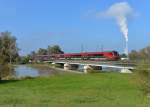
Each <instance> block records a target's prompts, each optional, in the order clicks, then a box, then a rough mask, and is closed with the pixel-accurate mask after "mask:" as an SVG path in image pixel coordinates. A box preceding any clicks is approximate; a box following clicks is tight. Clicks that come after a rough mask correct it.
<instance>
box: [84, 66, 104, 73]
mask: <svg viewBox="0 0 150 107" xmlns="http://www.w3.org/2000/svg"><path fill="white" fill-rule="evenodd" d="M83 69H84V73H88V71H90V70H102V67H101V66H92V65H85V66H84V67H83Z"/></svg>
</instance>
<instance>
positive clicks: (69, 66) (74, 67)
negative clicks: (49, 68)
mask: <svg viewBox="0 0 150 107" xmlns="http://www.w3.org/2000/svg"><path fill="white" fill-rule="evenodd" d="M78 67H79V65H77V64H69V63H65V64H64V70H77V69H78Z"/></svg>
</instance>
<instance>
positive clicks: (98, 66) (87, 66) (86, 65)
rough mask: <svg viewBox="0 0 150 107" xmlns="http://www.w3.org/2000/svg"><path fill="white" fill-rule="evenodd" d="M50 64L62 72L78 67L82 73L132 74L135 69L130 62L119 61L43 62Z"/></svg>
mask: <svg viewBox="0 0 150 107" xmlns="http://www.w3.org/2000/svg"><path fill="white" fill-rule="evenodd" d="M45 62H48V63H52V64H53V65H56V64H57V65H59V66H61V67H63V68H64V70H78V69H79V66H82V69H83V71H84V73H87V72H88V70H104V69H106V68H107V69H118V72H120V73H132V70H133V69H135V64H134V63H131V62H121V61H102V62H99V61H82V60H80V61H77V60H54V61H45Z"/></svg>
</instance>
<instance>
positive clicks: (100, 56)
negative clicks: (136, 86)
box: [36, 51, 120, 61]
mask: <svg viewBox="0 0 150 107" xmlns="http://www.w3.org/2000/svg"><path fill="white" fill-rule="evenodd" d="M36 59H37V60H40V61H48V60H71V59H72V60H111V61H116V60H119V59H120V56H119V53H118V52H117V51H109V52H81V53H65V54H52V55H37V56H36Z"/></svg>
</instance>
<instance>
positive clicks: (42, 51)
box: [21, 45, 64, 64]
mask: <svg viewBox="0 0 150 107" xmlns="http://www.w3.org/2000/svg"><path fill="white" fill-rule="evenodd" d="M63 53H64V51H62V49H61V47H60V46H59V45H53V46H50V45H49V46H48V47H47V48H46V49H45V48H39V49H38V50H37V51H32V52H31V53H30V54H28V55H27V56H23V57H21V63H22V64H26V63H28V62H29V60H34V59H35V57H36V56H37V55H51V54H63Z"/></svg>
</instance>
